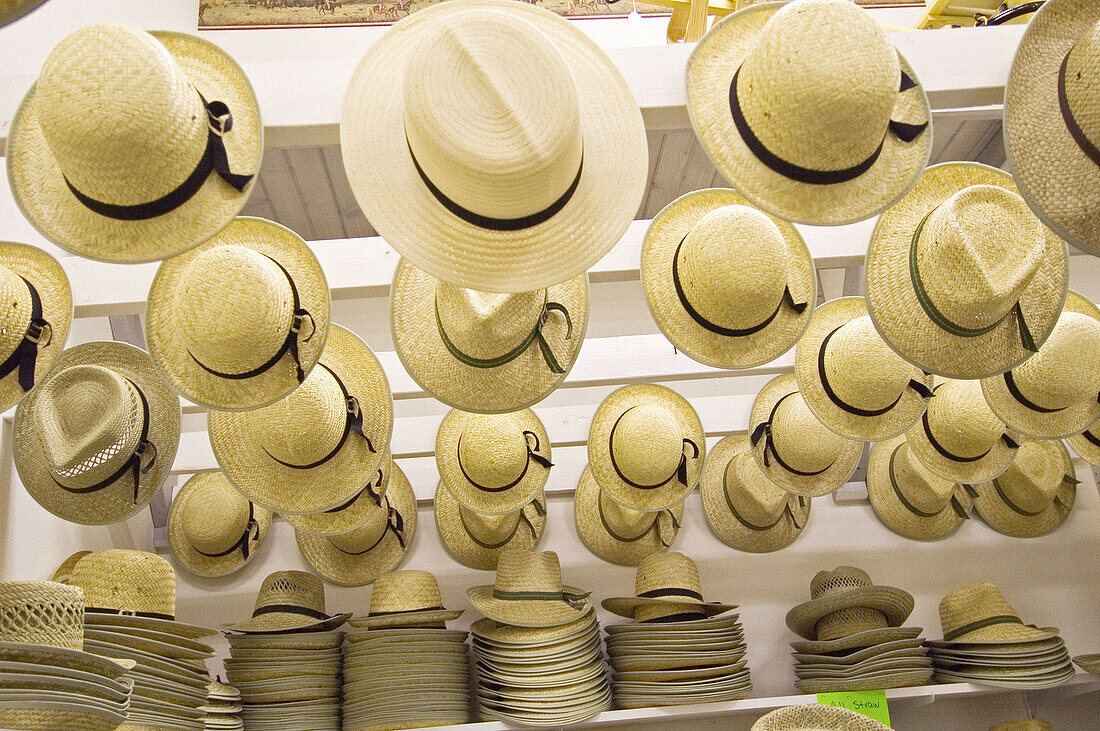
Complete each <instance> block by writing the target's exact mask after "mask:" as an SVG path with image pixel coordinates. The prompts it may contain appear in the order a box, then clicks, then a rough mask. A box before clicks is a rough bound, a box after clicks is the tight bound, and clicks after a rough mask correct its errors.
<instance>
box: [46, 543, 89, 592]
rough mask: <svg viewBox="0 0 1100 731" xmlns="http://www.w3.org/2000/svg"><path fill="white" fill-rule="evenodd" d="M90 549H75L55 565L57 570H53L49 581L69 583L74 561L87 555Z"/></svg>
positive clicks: (74, 564)
mask: <svg viewBox="0 0 1100 731" xmlns="http://www.w3.org/2000/svg"><path fill="white" fill-rule="evenodd" d="M89 553H91V551H77V552H76V553H73V554H70V555H69V557H68V558H66V559H65V560H64V561H62V562H61V565H60V566H58V567H57V570H56V571H54V572H53V576H51V577H50V581H56V582H58V583H61V584H71V583H72V581H71V579H72V575H73V567H74V566H76V562H77V561H79V560H80V559H82V558H84V557H85V556H87V555H88V554H89Z"/></svg>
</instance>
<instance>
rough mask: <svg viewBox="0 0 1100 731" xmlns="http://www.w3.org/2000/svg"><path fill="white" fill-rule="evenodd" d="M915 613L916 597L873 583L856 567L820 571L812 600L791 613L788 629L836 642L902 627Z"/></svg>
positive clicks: (811, 589) (812, 589)
mask: <svg viewBox="0 0 1100 731" xmlns="http://www.w3.org/2000/svg"><path fill="white" fill-rule="evenodd" d="M912 611H913V595H912V594H910V593H909V592H907V591H902V590H901V589H897V588H895V587H893V586H877V585H873V584H872V583H871V577H870V576H868V575H867V572H865V571H863V570H861V569H857V568H854V567H852V566H838V567H837V568H835V569H833V570H832V571H818V572H817V574H815V575H814V578H813V580H812V581H810V601H808V602H803V603H802V604H799V605H798V606H796V607H794V608H793V609H791V611H789V612H787V618H786V620H787V627H789V628H790V630H791V631H792V632H794V633H795V634H796V635H798V636H799V637H805V638H806V639H808V640H833V639H836V638H838V637H846V636H848V635H854V634H856V633H857V632H863V631H865V630H871V629H880V628H883V627H900V626H901V624H902V623H903V622H904V621H905V620H906V619H908V618H909V615H910V614H911V613H912Z"/></svg>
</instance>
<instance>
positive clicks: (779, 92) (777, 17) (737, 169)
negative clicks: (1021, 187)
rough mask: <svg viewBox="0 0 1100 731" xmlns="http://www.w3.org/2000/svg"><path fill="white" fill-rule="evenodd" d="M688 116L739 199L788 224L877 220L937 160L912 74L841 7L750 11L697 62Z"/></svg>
mask: <svg viewBox="0 0 1100 731" xmlns="http://www.w3.org/2000/svg"><path fill="white" fill-rule="evenodd" d="M687 91H688V114H689V115H690V117H691V125H692V127H694V128H695V134H696V135H698V137H699V141H700V142H701V143H702V145H703V149H705V150H706V151H707V154H708V155H709V156H710V158H711V160H712V161H713V162H714V164H715V166H716V167H717V168H718V170H719V172H721V173H722V174H723V175H724V176H725V177H726V179H727V180H729V181H730V182H731V183H732V184H733V185H734V186H735V187H736V188H737V189H738V191H739V192H740V193H742V194H743V195H744V196H745V197H746V198H748V199H749V200H751V201H753V202H754V203H755V204H756V205H758V206H760V207H761V208H763V209H764V210H766V211H769V212H771V213H774V214H775V215H777V216H782V217H783V218H786V219H788V220H791V221H797V222H801V223H812V224H841V223H851V222H853V221H859V220H862V219H864V218H869V217H870V216H873V215H874V214H876V213H878V212H880V211H882V210H883V209H885V208H886V207H888V206H889V205H890V204H892V203H893V202H894V201H896V200H897V199H898V198H899V197H900V196H901V195H902V194H904V193H905V191H907V190H908V189H909V188H910V187H911V186H912V185H913V183H914V181H915V180H916V179H917V177H918V176H919V175H920V171H921V170H922V169H924V166H925V164H926V163H927V162H928V155H929V152H930V150H931V146H932V133H931V130H929V129H927V127H928V124H929V122H930V121H931V119H932V115H931V110H930V108H929V106H928V98H927V97H926V96H925V93H924V89H923V87H921V86H920V84H919V82H918V81H917V78H916V75H915V74H914V73H913V69H912V68H911V67H910V66H909V64H908V63H907V62H906V61H905V59H904V58H902V56H901V54H900V53H898V51H897V49H895V48H894V46H893V44H892V43H890V41H889V40H887V38H886V33H885V32H884V31H883V29H882V27H881V26H880V25H879V24H878V23H877V22H876V21H875V20H874V19H873V18H872V17H871V15H870V13H867V12H866V11H864V10H862V9H861V8H858V7H856V6H855V5H853V4H852V3H849V2H844V1H843V0H799V1H798V2H793V3H790V4H789V5H784V4H782V3H764V4H761V5H755V6H753V7H751V8H745V9H744V10H741V11H739V12H736V13H733V14H731V15H729V16H727V17H726V18H724V19H722V20H721V21H719V22H717V23H715V25H714V27H713V28H711V30H710V32H708V33H707V34H706V35H705V36H704V37H703V39H702V40H701V41H699V44H698V45H697V46H696V48H695V51H694V52H693V53H692V55H691V58H690V59H689V60H688V73H687Z"/></svg>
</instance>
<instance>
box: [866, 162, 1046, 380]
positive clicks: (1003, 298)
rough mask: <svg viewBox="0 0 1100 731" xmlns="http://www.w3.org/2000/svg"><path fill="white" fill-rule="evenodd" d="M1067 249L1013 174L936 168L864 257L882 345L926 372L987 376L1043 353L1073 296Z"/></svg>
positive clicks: (960, 166)
mask: <svg viewBox="0 0 1100 731" xmlns="http://www.w3.org/2000/svg"><path fill="white" fill-rule="evenodd" d="M1066 278H1067V256H1066V245H1065V243H1064V242H1063V241H1062V240H1061V239H1059V238H1058V237H1057V236H1055V235H1054V233H1053V232H1052V231H1050V230H1049V229H1047V228H1046V227H1045V226H1043V224H1042V223H1041V222H1040V221H1039V219H1037V218H1035V216H1034V214H1033V213H1032V212H1031V211H1030V210H1028V208H1027V205H1026V204H1025V203H1024V201H1023V199H1022V198H1020V196H1019V194H1018V192H1017V190H1016V186H1015V184H1014V183H1013V181H1012V176H1010V175H1009V174H1008V173H1005V172H1003V171H1001V170H997V169H995V168H990V167H986V166H985V165H979V164H977V163H944V164H942V165H933V166H932V167H930V168H928V170H927V171H925V173H924V174H923V175H922V176H921V178H920V180H919V181H918V182H917V185H916V187H914V188H913V190H912V191H910V192H909V194H908V195H906V196H905V198H903V199H902V200H901V201H899V202H898V203H897V204H896V205H895V206H893V207H891V208H890V209H889V210H888V211H886V212H885V213H883V214H882V216H881V217H880V218H879V220H878V223H877V224H876V225H875V230H874V233H873V234H872V235H871V244H870V246H869V248H868V250H867V282H866V291H867V308H868V310H869V311H870V315H871V319H872V320H874V323H875V327H876V328H877V329H878V331H879V334H880V335H882V337H883V339H884V340H886V342H887V343H889V344H890V347H892V348H893V349H894V350H896V351H897V352H898V354H899V355H900V356H901V357H903V358H905V359H906V360H908V361H909V362H911V363H913V364H915V365H917V366H918V367H920V368H922V369H923V370H925V371H928V372H930V373H936V374H938V375H941V376H946V377H948V378H985V377H988V376H993V375H996V374H998V373H1003V372H1004V371H1006V370H1008V369H1009V368H1013V367H1015V366H1017V365H1019V364H1020V363H1022V362H1023V361H1024V360H1026V359H1027V358H1028V357H1030V356H1031V355H1032V354H1033V353H1035V352H1036V351H1037V350H1038V349H1039V346H1040V345H1042V344H1043V343H1044V342H1045V341H1046V339H1047V336H1048V335H1049V334H1050V331H1051V330H1052V329H1053V328H1054V324H1055V322H1057V320H1058V313H1059V312H1061V310H1062V303H1063V301H1064V300H1065V296H1066Z"/></svg>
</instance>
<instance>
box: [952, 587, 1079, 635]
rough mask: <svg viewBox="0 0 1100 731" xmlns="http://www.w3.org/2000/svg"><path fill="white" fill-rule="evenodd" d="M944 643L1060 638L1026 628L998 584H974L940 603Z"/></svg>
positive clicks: (1047, 631)
mask: <svg viewBox="0 0 1100 731" xmlns="http://www.w3.org/2000/svg"><path fill="white" fill-rule="evenodd" d="M940 626H941V627H942V629H943V641H942V642H940V641H932V642H933V643H934V644H935V645H936V646H940V645H947V644H949V643H957V644H966V645H997V644H1006V643H1007V644H1011V643H1018V642H1032V641H1034V640H1046V639H1050V638H1051V637H1057V636H1058V631H1057V630H1056V629H1054V628H1051V627H1048V628H1039V627H1036V626H1034V625H1029V624H1024V623H1023V621H1022V620H1021V619H1020V618H1019V615H1017V614H1016V610H1015V609H1013V608H1012V605H1011V604H1009V603H1008V600H1007V599H1005V597H1004V595H1003V594H1002V593H1001V590H1000V589H998V588H997V586H996V585H995V584H991V583H988V582H987V583H981V584H971V585H970V586H964V587H962V588H959V589H956V590H955V591H953V592H951V593H950V594H948V595H947V596H945V597H944V598H943V601H941V602H940Z"/></svg>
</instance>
